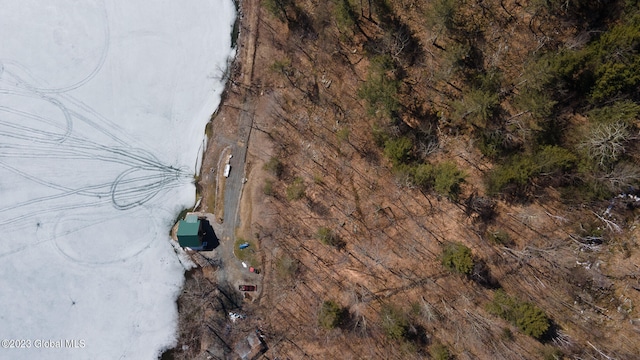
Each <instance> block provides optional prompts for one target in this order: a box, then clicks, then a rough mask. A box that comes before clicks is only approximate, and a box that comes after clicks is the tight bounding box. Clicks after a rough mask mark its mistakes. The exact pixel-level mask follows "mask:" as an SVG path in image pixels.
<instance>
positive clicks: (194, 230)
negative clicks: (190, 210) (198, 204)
mask: <svg viewBox="0 0 640 360" xmlns="http://www.w3.org/2000/svg"><path fill="white" fill-rule="evenodd" d="M176 235H177V236H178V243H180V246H182V247H188V248H198V247H200V246H202V241H201V239H200V220H199V219H198V216H197V215H195V214H189V215H187V216H186V217H185V218H184V220H180V223H178V232H177V234H176Z"/></svg>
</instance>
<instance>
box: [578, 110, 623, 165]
mask: <svg viewBox="0 0 640 360" xmlns="http://www.w3.org/2000/svg"><path fill="white" fill-rule="evenodd" d="M630 135H631V134H630V133H629V129H628V126H627V124H625V123H624V122H622V121H616V122H612V123H608V124H599V125H597V126H595V127H593V128H592V129H591V130H590V131H589V134H588V135H587V138H586V139H584V140H583V142H582V143H581V144H580V146H581V147H582V148H584V149H585V150H586V151H587V152H588V153H589V155H590V156H592V157H593V158H594V159H595V160H596V161H597V162H598V165H600V166H602V167H607V166H608V165H610V164H611V163H612V162H614V161H616V160H617V159H618V158H619V157H620V155H622V154H623V153H624V152H625V145H626V143H627V142H628V141H629V140H630V138H631V136H630Z"/></svg>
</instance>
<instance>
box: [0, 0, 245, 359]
mask: <svg viewBox="0 0 640 360" xmlns="http://www.w3.org/2000/svg"><path fill="white" fill-rule="evenodd" d="M0 5H1V9H2V11H0V34H2V38H1V39H0V289H1V290H0V340H2V347H1V348H0V359H125V358H126V359H154V358H156V357H157V356H158V354H159V353H160V351H161V350H162V349H163V348H166V347H169V346H172V345H173V344H174V343H175V332H176V326H177V311H176V305H175V300H176V297H177V295H178V293H179V291H180V288H181V285H182V280H183V270H184V269H183V266H182V265H181V263H180V261H179V260H178V257H177V256H176V254H175V252H174V249H173V248H172V245H171V243H170V241H169V229H170V226H171V224H172V222H173V220H174V219H175V217H176V215H177V213H178V212H179V211H180V209H182V208H184V207H188V206H192V205H193V203H194V201H195V188H194V186H193V184H192V182H193V178H194V173H195V171H196V167H197V164H198V160H199V153H200V151H201V146H202V144H203V137H204V126H205V124H206V122H207V121H208V119H209V117H210V115H211V113H212V112H213V111H214V110H215V107H216V106H217V105H218V102H219V95H220V93H221V91H222V87H223V85H222V84H221V76H222V72H223V70H222V69H224V68H225V66H226V63H227V60H228V59H229V57H230V56H231V55H232V49H231V30H232V23H233V21H234V19H235V9H234V6H233V3H232V1H231V0H190V1H176V0H103V1H101V0H93V1H90V0H82V1H80V0H52V1H42V0H0ZM74 340H75V341H74ZM7 347H8V348H7ZM12 347H13V348H12ZM16 347H18V348H16Z"/></svg>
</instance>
